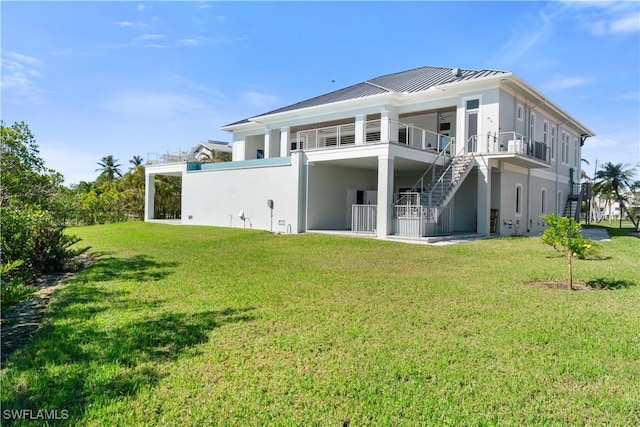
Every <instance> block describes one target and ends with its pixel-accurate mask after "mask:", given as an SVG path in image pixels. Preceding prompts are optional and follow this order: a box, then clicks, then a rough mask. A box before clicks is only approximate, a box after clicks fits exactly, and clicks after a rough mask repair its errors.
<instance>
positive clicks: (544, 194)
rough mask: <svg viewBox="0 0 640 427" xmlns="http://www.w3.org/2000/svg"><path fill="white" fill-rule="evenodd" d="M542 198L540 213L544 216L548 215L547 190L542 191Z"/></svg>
mask: <svg viewBox="0 0 640 427" xmlns="http://www.w3.org/2000/svg"><path fill="white" fill-rule="evenodd" d="M540 196H541V197H540V213H541V214H542V215H544V214H546V213H547V190H546V189H545V188H543V189H542V192H541V193H540Z"/></svg>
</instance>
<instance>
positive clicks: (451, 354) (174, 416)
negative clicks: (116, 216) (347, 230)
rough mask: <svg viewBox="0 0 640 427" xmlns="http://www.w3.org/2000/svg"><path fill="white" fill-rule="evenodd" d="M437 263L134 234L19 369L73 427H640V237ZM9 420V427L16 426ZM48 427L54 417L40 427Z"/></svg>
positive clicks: (169, 230) (99, 266)
mask: <svg viewBox="0 0 640 427" xmlns="http://www.w3.org/2000/svg"><path fill="white" fill-rule="evenodd" d="M629 231H630V230H626V231H623V232H616V233H615V234H616V235H615V236H614V237H613V239H612V241H611V242H603V243H602V244H601V245H600V247H599V251H598V255H597V256H596V257H595V258H594V259H591V260H576V262H575V279H576V281H577V282H579V283H586V282H588V281H594V280H595V281H598V283H604V284H617V285H620V284H622V286H617V289H615V290H600V291H574V292H569V291H565V290H557V289H543V288H539V287H535V286H530V285H527V284H525V282H528V281H531V280H547V281H548V280H564V279H565V275H566V264H565V260H564V258H563V257H562V255H561V254H557V253H556V252H554V251H553V249H552V248H550V247H548V246H546V245H544V244H543V243H542V242H541V241H540V239H539V238H523V237H503V238H497V239H490V240H482V241H475V242H470V243H465V244H459V245H450V246H438V247H435V246H424V245H412V244H403V243H396V242H388V241H377V240H372V239H358V238H349V237H337V236H326V235H314V234H305V235H272V234H270V233H268V232H261V231H255V230H238V229H225V228H214V227H191V226H172V225H162V224H149V223H126V224H115V225H103V226H94V227H86V228H77V229H73V230H72V232H73V233H75V234H77V235H79V236H80V237H82V239H83V242H82V244H85V245H90V246H91V247H92V249H91V251H92V253H94V254H96V256H97V261H96V262H95V264H94V265H93V266H92V267H90V268H89V269H87V270H85V271H84V272H82V273H81V274H79V275H77V276H76V277H74V278H73V279H71V280H69V281H68V282H67V284H66V286H65V287H64V288H63V289H61V290H60V291H58V292H57V294H56V295H55V296H54V299H53V302H52V305H51V308H50V312H49V313H48V315H47V317H46V320H45V322H44V324H43V326H42V328H41V329H40V331H39V332H38V334H37V335H36V337H35V338H34V339H33V341H32V342H31V344H30V345H29V346H28V347H27V348H25V349H24V351H20V352H17V353H16V354H14V356H13V357H12V358H11V359H9V360H8V361H7V362H6V364H5V369H4V370H3V373H2V409H3V410H6V409H32V410H33V411H34V413H35V411H37V410H53V409H57V410H67V411H68V414H69V417H70V418H69V419H67V420H63V421H61V422H62V423H63V424H65V425H69V424H70V425H74V424H76V425H96V426H100V425H180V426H188V425H192V426H201V425H230V426H231V425H233V426H235V425H305V426H306V425H318V426H330V425H335V426H341V425H345V424H348V425H351V426H359V425H411V426H413V425H625V426H627V425H639V424H640V239H637V238H634V237H630V236H629ZM4 422H5V423H6V422H7V421H6V420H4ZM35 423H36V424H41V423H42V420H39V421H36V422H35Z"/></svg>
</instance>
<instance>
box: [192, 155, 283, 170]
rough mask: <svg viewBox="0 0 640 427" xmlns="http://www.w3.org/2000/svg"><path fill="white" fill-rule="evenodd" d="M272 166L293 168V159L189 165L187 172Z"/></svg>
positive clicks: (278, 158)
mask: <svg viewBox="0 0 640 427" xmlns="http://www.w3.org/2000/svg"><path fill="white" fill-rule="evenodd" d="M270 166H291V157H290V156H289V157H271V158H269V159H252V160H240V161H236V162H220V163H187V172H196V171H210V170H225V169H249V168H263V167H270Z"/></svg>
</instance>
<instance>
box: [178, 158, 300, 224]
mask: <svg viewBox="0 0 640 427" xmlns="http://www.w3.org/2000/svg"><path fill="white" fill-rule="evenodd" d="M223 165H224V166H225V167H229V166H231V163H225V164H223ZM300 168H301V166H300V159H299V156H298V155H297V154H294V155H293V156H292V157H291V164H290V165H279V166H265V167H250V168H238V169H214V170H202V171H191V172H185V173H184V174H183V175H182V223H183V224H192V225H216V226H223V227H229V226H231V227H235V228H242V227H243V226H244V224H243V221H242V220H240V218H239V217H238V213H239V212H240V211H244V213H245V216H246V217H247V218H249V221H250V222H251V224H252V226H253V228H257V229H262V230H271V229H272V227H273V231H278V232H288V231H290V232H292V233H296V232H299V231H302V230H301V228H300V227H301V225H300V224H299V220H298V212H299V210H300V209H301V204H302V199H301V197H300V183H299V174H300ZM269 199H270V200H273V203H274V208H273V226H272V223H271V210H270V209H269V207H268V206H267V200H269ZM249 221H246V227H247V228H249ZM279 221H284V224H285V225H279Z"/></svg>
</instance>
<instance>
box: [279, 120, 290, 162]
mask: <svg viewBox="0 0 640 427" xmlns="http://www.w3.org/2000/svg"><path fill="white" fill-rule="evenodd" d="M290 133H291V128H290V127H289V126H284V127H281V128H280V157H288V156H289V155H290V154H291V143H290V142H289V134H290Z"/></svg>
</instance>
